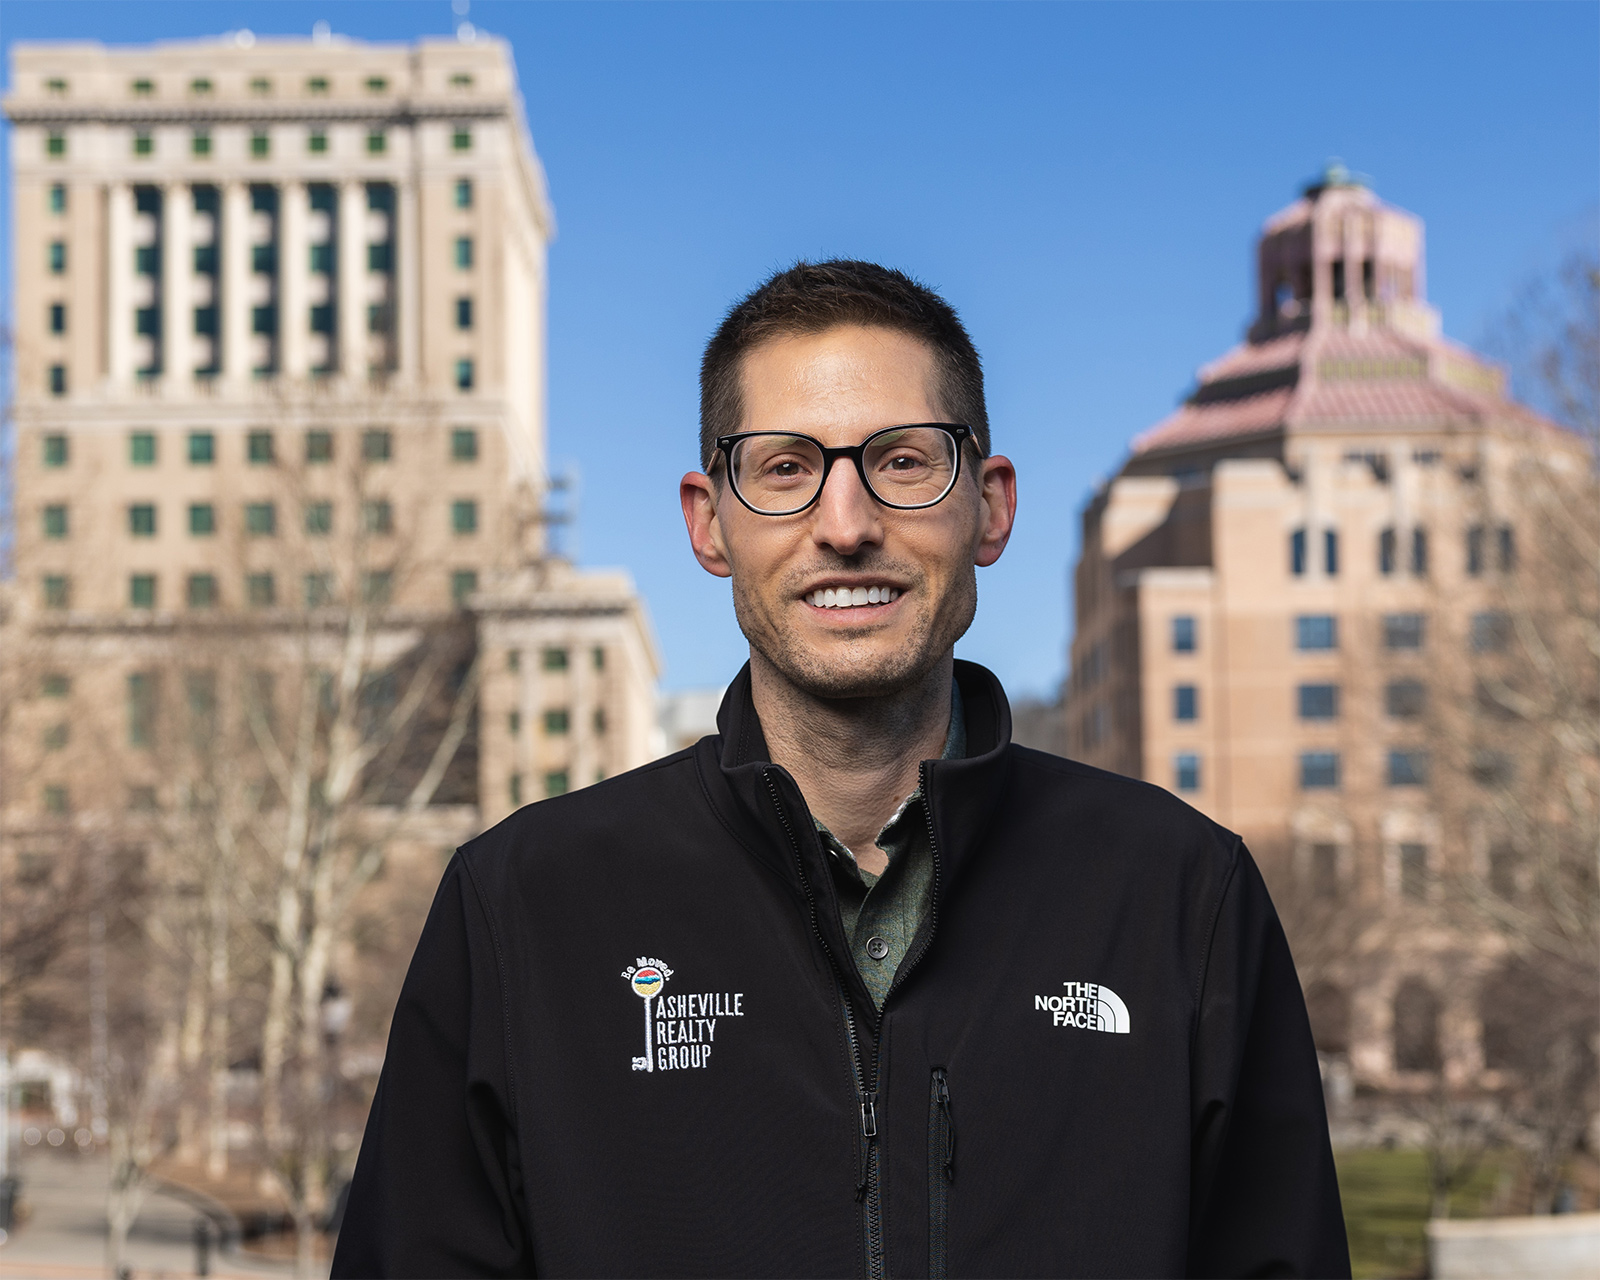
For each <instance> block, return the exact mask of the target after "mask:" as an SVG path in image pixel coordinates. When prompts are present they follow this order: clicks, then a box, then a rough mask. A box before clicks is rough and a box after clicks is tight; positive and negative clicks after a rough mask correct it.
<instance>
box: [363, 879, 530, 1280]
mask: <svg viewBox="0 0 1600 1280" xmlns="http://www.w3.org/2000/svg"><path fill="white" fill-rule="evenodd" d="M512 1097H513V1095H512V1093H511V1089H510V1087H509V1081H508V1069H507V1064H506V1037H505V1014H504V1002H503V999H502V994H501V982H500V968H499V964H498V961H497V957H496V954H495V945H494V939H493V937H492V935H491V933H490V930H489V923H488V920H487V919H486V917H485V915H484V912H483V909H482V906H481V903H480V900H479V898H478V895H477V893H476V891H475V889H474V886H473V884H472V882H471V879H470V877H469V875H468V874H467V872H466V870H465V869H464V868H463V866H462V861H461V858H460V857H459V856H458V857H457V858H456V859H455V861H454V862H452V863H451V865H450V867H449V869H448V870H447V871H446V872H445V876H444V879H443V881H442V882H441V884H440V886H439V891H438V893H437V894H436V895H435V897H434V901H433V908H432V910H431V911H430V912H429V913H428V921H427V924H426V925H425V926H424V927H423V930H422V938H421V940H420V941H419V942H418V943H417V950H416V954H415V955H414V956H413V957H412V959H411V968H410V970H409V971H408V972H407V974H406V980H405V984H404V986H403V987H402V988H401V992H400V1001H399V1003H398V1004H397V1005H396V1007H395V1012H394V1022H393V1025H392V1027H391V1029H390V1032H389V1047H388V1052H387V1053H386V1055H385V1057H384V1063H383V1073H382V1075H381V1076H380V1077H379V1080H378V1091H377V1095H376V1096H375V1097H374V1098H373V1102H372V1113H371V1114H370V1115H369V1116H368V1118H367V1129H366V1134H365V1136H364V1137H363V1138H362V1141H361V1154H360V1156H359V1158H358V1159H357V1161H356V1171H355V1176H354V1178H353V1179H352V1181H351V1184H350V1193H349V1199H348V1202H347V1204H346V1207H345V1213H344V1221H343V1223H342V1225H341V1228H340V1231H339V1242H338V1245H337V1247H336V1249H335V1250H334V1256H333V1270H332V1274H333V1276H334V1277H345V1276H348V1277H357V1276H359V1277H379V1276H469V1275H470V1276H512V1275H532V1274H533V1266H532V1262H531V1258H530V1255H529V1248H528V1232H527V1223H526V1221H525V1219H524V1210H523V1204H524V1200H523V1195H522V1188H521V1185H520V1183H521V1179H520V1177H519V1162H518V1155H517V1147H516V1136H515V1116H514V1114H513V1106H514V1103H513V1101H512Z"/></svg>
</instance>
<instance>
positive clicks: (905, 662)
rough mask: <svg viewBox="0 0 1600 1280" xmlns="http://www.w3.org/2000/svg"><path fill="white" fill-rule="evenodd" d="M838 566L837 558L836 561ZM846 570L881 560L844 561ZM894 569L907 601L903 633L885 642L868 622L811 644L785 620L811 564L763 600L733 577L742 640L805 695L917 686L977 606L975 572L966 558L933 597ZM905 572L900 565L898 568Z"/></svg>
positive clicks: (877, 693) (920, 581) (916, 577)
mask: <svg viewBox="0 0 1600 1280" xmlns="http://www.w3.org/2000/svg"><path fill="white" fill-rule="evenodd" d="M840 567H844V566H840ZM848 567H849V568H850V569H851V570H852V571H854V572H861V571H862V570H863V569H868V570H870V569H872V568H888V567H889V566H887V565H871V566H864V565H859V564H852V565H849V566H848ZM894 568H895V569H896V573H895V575H894V576H895V577H896V578H898V579H900V580H901V581H906V582H908V583H910V584H911V585H910V587H909V590H908V591H907V594H906V595H905V596H903V597H902V599H904V600H905V602H906V603H907V604H910V605H912V606H914V608H915V614H914V616H913V618H912V622H911V630H910V635H909V636H907V638H906V639H905V641H904V642H902V643H899V644H893V645H886V644H885V642H884V640H883V638H882V637H881V635H880V634H879V633H877V632H876V631H875V630H868V629H867V628H863V629H862V634H861V635H860V636H859V637H855V636H851V635H850V634H849V633H845V634H843V635H840V636H838V637H836V638H835V639H834V640H833V641H832V643H830V644H828V645H827V646H826V647H825V648H818V647H814V646H813V645H812V644H810V643H808V642H807V641H806V640H805V639H804V638H802V637H801V636H800V634H799V633H798V630H797V628H796V627H795V626H794V625H793V622H792V614H791V612H790V602H791V601H793V600H794V599H795V597H796V594H797V592H798V591H799V589H800V588H801V587H802V586H803V585H804V583H805V582H806V581H807V580H814V579H815V577H816V576H817V572H816V570H809V571H807V573H806V574H804V575H800V574H795V575H792V577H793V584H792V586H791V585H788V584H785V585H784V586H783V587H781V588H779V589H777V591H776V592H775V596H774V598H773V599H772V600H771V601H770V602H769V600H768V599H764V598H763V597H762V595H761V593H760V592H759V591H758V590H756V589H754V588H752V587H751V585H750V584H749V583H748V582H741V581H740V577H739V575H738V574H737V573H735V574H734V578H733V610H734V615H735V616H736V617H737V618H738V621H739V630H741V631H742V632H744V636H745V639H746V640H748V641H749V642H750V648H751V649H752V650H754V651H755V653H757V654H759V655H760V656H761V657H762V658H763V659H764V660H765V661H766V662H767V663H768V665H770V666H771V667H772V668H774V669H775V670H776V671H777V672H778V674H779V675H780V676H782V677H783V679H784V680H786V681H787V682H788V683H789V684H791V685H792V686H794V687H795V688H796V689H797V690H799V691H800V692H801V693H804V694H806V695H809V696H810V697H813V698H825V699H829V700H835V699H855V698H886V697H893V696H895V695H897V694H900V693H903V692H905V691H906V690H908V689H911V688H914V687H915V686H917V685H918V684H919V683H920V682H921V681H922V680H923V679H925V678H926V677H927V675H928V673H929V672H930V671H932V670H933V668H934V667H935V666H936V665H937V664H938V663H939V662H940V661H941V660H942V659H943V658H944V657H945V655H947V654H948V653H949V652H950V650H951V649H952V648H954V647H955V643H956V641H957V640H959V639H960V638H961V637H962V636H963V635H965V634H966V632H967V628H968V627H970V626H971V625H972V620H973V618H974V617H975V616H976V614H977V608H978V575H977V571H976V569H975V568H974V567H973V566H972V565H968V566H966V570H965V572H958V573H956V575H955V576H954V577H953V578H952V579H951V580H950V582H949V584H948V585H947V587H946V590H945V591H944V593H943V595H942V596H941V597H940V598H939V599H938V600H933V599H931V598H930V596H929V592H928V586H927V581H926V579H925V578H924V576H923V575H922V574H920V573H918V572H916V571H915V569H914V568H913V567H912V566H909V565H908V566H900V565H896V566H894ZM908 569H909V570H911V572H905V570H908Z"/></svg>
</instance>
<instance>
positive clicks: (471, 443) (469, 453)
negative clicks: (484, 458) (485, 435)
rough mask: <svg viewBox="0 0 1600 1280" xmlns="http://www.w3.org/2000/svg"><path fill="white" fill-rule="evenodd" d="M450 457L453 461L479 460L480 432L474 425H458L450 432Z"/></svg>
mask: <svg viewBox="0 0 1600 1280" xmlns="http://www.w3.org/2000/svg"><path fill="white" fill-rule="evenodd" d="M450 458H451V461H453V462H476V461H477V460H478V433H477V431H476V430H475V429H474V428H472V427H456V428H454V429H453V430H452V431H451V432H450Z"/></svg>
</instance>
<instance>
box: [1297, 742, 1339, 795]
mask: <svg viewBox="0 0 1600 1280" xmlns="http://www.w3.org/2000/svg"><path fill="white" fill-rule="evenodd" d="M1338 785H1339V753H1338V752H1337V751H1302V752H1301V753H1300V787H1301V789H1302V790H1305V791H1317V790H1325V789H1328V788H1332V787H1337V786H1338Z"/></svg>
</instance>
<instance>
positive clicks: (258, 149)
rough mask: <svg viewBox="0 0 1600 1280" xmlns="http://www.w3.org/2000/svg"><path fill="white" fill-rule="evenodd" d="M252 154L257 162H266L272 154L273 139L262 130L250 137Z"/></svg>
mask: <svg viewBox="0 0 1600 1280" xmlns="http://www.w3.org/2000/svg"><path fill="white" fill-rule="evenodd" d="M250 154H251V155H252V156H253V157H254V158H255V159H257V160H264V159H266V157H267V156H270V155H271V154H272V139H271V137H269V136H268V135H267V134H266V133H263V132H262V131H261V130H260V129H257V130H256V131H255V132H254V133H252V134H251V135H250Z"/></svg>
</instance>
